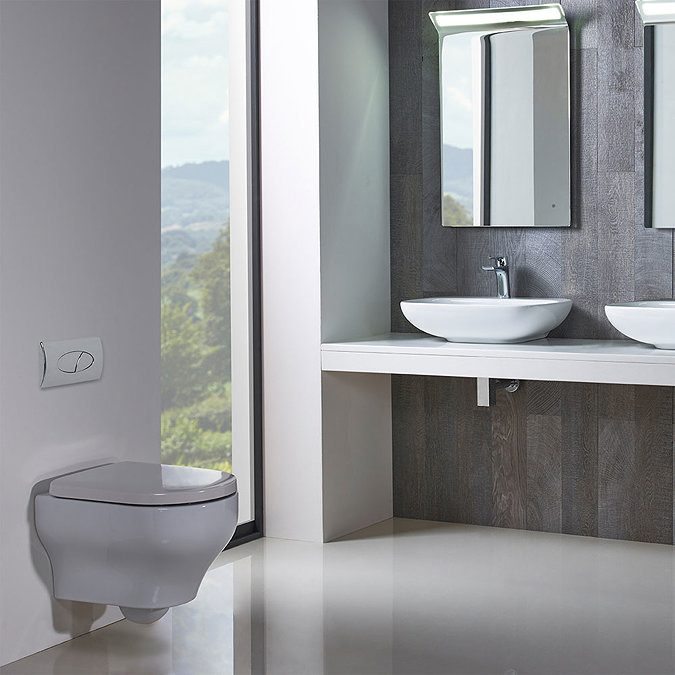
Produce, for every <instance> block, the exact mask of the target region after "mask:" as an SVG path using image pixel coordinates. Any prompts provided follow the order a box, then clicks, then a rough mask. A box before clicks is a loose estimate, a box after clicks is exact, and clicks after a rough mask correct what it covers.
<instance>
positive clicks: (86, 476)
mask: <svg viewBox="0 0 675 675" xmlns="http://www.w3.org/2000/svg"><path fill="white" fill-rule="evenodd" d="M237 513H238V496H237V481H236V478H235V477H234V476H232V475H231V474H229V473H224V472H221V471H214V470H212V469H197V468H192V467H183V466H167V465H164V464H148V463H144V462H117V463H114V464H106V465H103V466H98V467H95V468H92V469H86V470H84V471H78V472H76V473H71V474H68V475H65V476H60V477H58V478H54V479H53V480H52V481H51V482H50V483H49V491H48V492H42V493H40V494H38V495H36V497H35V527H36V530H37V533H38V536H39V538H40V541H41V542H42V544H43V546H44V548H45V550H46V551H47V555H48V556H49V560H50V562H51V565H52V574H53V581H54V596H55V597H56V598H58V599H60V600H76V601H81V602H91V603H100V604H107V605H118V606H119V607H120V609H121V610H122V613H123V614H124V616H125V617H127V618H128V619H130V620H132V621H136V622H138V623H150V622H152V621H156V620H157V619H159V618H160V617H161V616H163V615H164V614H165V613H166V612H167V610H168V608H169V607H173V606H175V605H181V604H183V603H185V602H189V601H190V600H192V599H193V598H194V597H195V596H196V594H197V591H198V590H199V585H200V583H201V581H202V579H203V577H204V574H205V573H206V570H207V569H208V567H209V565H210V564H211V563H212V562H213V560H214V559H215V558H216V556H217V555H218V554H219V553H220V552H221V551H222V550H223V548H224V547H225V545H226V544H227V543H228V542H229V541H230V539H231V538H232V535H233V534H234V530H235V528H236V526H237Z"/></svg>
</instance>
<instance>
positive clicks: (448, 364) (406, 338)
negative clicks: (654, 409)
mask: <svg viewBox="0 0 675 675" xmlns="http://www.w3.org/2000/svg"><path fill="white" fill-rule="evenodd" d="M321 364H322V370H324V371H338V372H351V373H390V374H397V375H439V376H445V377H475V378H479V379H481V378H493V379H514V380H544V381H560V382H602V383H607V384H646V385H661V386H675V351H667V350H661V349H656V348H655V347H652V346H650V345H645V344H641V343H638V342H632V341H628V340H574V339H563V338H560V339H546V340H535V341H533V342H526V343H521V344H513V345H505V344H463V343H462V344H460V343H452V342H446V341H445V340H444V339H442V338H435V337H431V336H428V335H422V334H419V333H387V334H385V335H376V336H374V337H370V338H363V339H360V340H347V341H344V342H328V343H324V344H322V345H321Z"/></svg>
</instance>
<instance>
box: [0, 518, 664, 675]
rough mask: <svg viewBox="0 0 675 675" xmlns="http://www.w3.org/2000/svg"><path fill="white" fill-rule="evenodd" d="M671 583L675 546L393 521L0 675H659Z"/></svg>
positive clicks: (227, 556)
mask: <svg viewBox="0 0 675 675" xmlns="http://www.w3.org/2000/svg"><path fill="white" fill-rule="evenodd" d="M674 581H675V549H673V547H671V546H658V545H651V544H635V543H627V542H616V541H608V540H597V539H590V538H581V537H565V536H560V535H549V534H541V533H532V532H520V531H516V530H498V529H491V528H480V527H471V526H461V525H448V524H441V523H429V522H424V521H408V520H394V521H387V522H386V523H382V524H379V525H376V526H373V527H372V528H368V529H367V530H364V531H361V532H359V533H356V534H354V535H351V536H350V537H346V538H344V539H342V540H339V541H336V542H331V543H329V544H325V545H321V544H310V543H305V542H295V541H285V540H275V539H263V540H259V541H256V542H252V543H250V544H246V545H244V546H241V547H239V548H237V549H233V550H232V551H228V552H226V553H224V554H223V555H221V556H220V558H219V559H218V560H217V561H216V563H215V564H214V566H213V567H212V569H211V571H210V572H209V573H208V575H207V577H206V579H205V580H204V583H203V584H202V587H201V589H200V592H199V595H198V597H197V599H196V600H194V601H193V602H192V603H189V604H188V605H183V606H181V607H176V608H174V609H173V610H172V611H171V612H169V614H167V616H166V617H164V618H163V619H161V620H160V621H159V622H157V623H156V624H153V625H151V626H138V625H134V624H130V623H129V622H128V621H121V622H119V623H116V624H113V625H112V626H109V627H107V628H104V629H101V630H99V631H96V632H95V633H91V634H89V635H87V636H84V637H82V638H78V639H76V640H72V641H71V642H68V643H65V644H63V645H59V646H57V647H54V648H52V649H49V650H46V651H45V652H41V653H40V654H36V655H34V656H31V657H29V658H27V659H23V660H22V661H18V662H16V663H15V664H11V665H10V666H6V667H5V668H3V669H0V673H2V675H10V674H11V675H42V674H43V673H44V674H45V675H47V674H52V673H59V674H61V673H62V674H66V673H67V674H68V675H72V674H76V673H87V674H88V675H97V674H99V673H100V674H101V675H104V674H105V675H108V674H112V673H115V674H116V675H118V674H121V673H128V674H130V675H132V674H133V675H154V674H155V673H157V674H162V675H165V674H170V673H171V674H175V675H211V674H212V673H213V674H215V673H218V675H225V674H227V675H229V674H230V673H232V674H236V675H241V674H253V673H256V674H257V673H265V674H267V675H277V674H286V673H288V674H291V675H300V674H302V673H306V674H307V675H347V674H349V673H358V674H361V675H365V674H366V673H389V674H396V675H426V674H429V675H431V674H434V675H435V674H439V675H440V674H444V675H450V674H453V673H457V674H460V673H461V674H462V675H470V674H474V673H475V674H480V675H491V674H493V673H494V674H497V675H502V674H508V675H525V674H527V673H533V674H538V675H542V674H546V675H549V674H550V675H555V674H557V673H560V674H564V675H572V674H574V675H577V674H578V675H583V674H585V673H588V674H591V673H592V674H594V675H602V674H604V673H607V674H611V675H622V674H625V675H628V674H631V673H635V674H639V675H648V674H654V675H667V674H672V673H674V672H675V653H674V650H675V647H674V644H675V631H674V628H675V620H674V615H675V589H674ZM233 617H234V619H233Z"/></svg>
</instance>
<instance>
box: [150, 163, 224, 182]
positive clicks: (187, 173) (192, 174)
mask: <svg viewBox="0 0 675 675" xmlns="http://www.w3.org/2000/svg"><path fill="white" fill-rule="evenodd" d="M162 178H163V179H164V178H179V179H181V180H194V181H200V182H203V183H212V184H213V185H215V186H217V187H225V188H227V186H228V185H229V184H230V163H229V162H227V161H222V162H200V163H199V164H194V163H190V164H181V165H180V166H168V167H166V168H165V169H162Z"/></svg>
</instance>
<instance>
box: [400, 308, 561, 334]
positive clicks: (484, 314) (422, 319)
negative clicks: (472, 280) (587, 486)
mask: <svg viewBox="0 0 675 675" xmlns="http://www.w3.org/2000/svg"><path fill="white" fill-rule="evenodd" d="M570 309H572V301H571V300H567V299H566V298H420V299H418V300H403V301H402V302H401V311H402V312H403V314H404V315H405V318H406V319H408V321H410V323H411V324H412V325H413V326H415V327H416V328H419V329H420V330H422V331H424V332H425V333H429V334H430V335H436V336H437V337H442V338H445V339H446V340H448V341H450V342H479V343H502V344H511V343H515V342H528V341H530V340H539V339H541V338H545V337H546V336H547V335H548V333H549V331H551V330H553V329H554V328H555V327H556V326H558V325H560V324H561V323H562V322H563V321H564V320H565V318H566V317H567V315H568V314H569V312H570Z"/></svg>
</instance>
